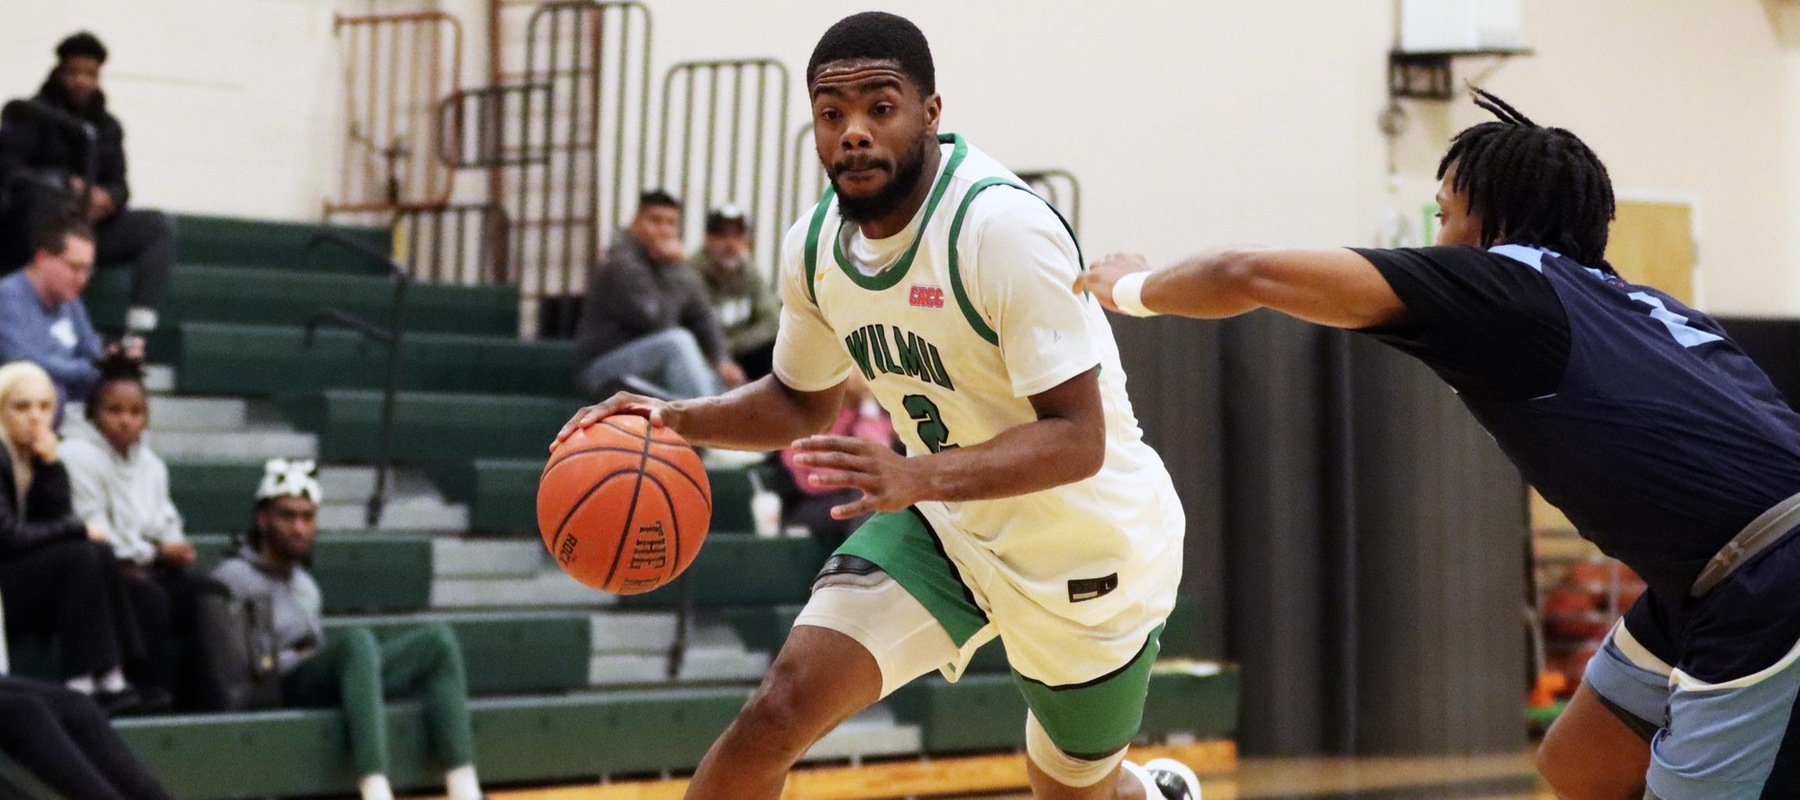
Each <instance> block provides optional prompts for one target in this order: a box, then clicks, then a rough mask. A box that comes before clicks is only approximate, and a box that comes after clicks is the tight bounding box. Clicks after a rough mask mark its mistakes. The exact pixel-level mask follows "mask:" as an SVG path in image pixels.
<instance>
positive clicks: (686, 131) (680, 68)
mask: <svg viewBox="0 0 1800 800" xmlns="http://www.w3.org/2000/svg"><path fill="white" fill-rule="evenodd" d="M787 118H788V73H787V67H786V66H784V65H783V64H782V63H781V62H779V61H776V60H774V59H769V58H745V59H729V60H716V61H685V62H681V63H678V64H675V65H674V66H672V67H670V68H669V71H668V72H667V73H666V74H665V75H664V76H663V87H662V117H661V119H662V123H661V125H660V129H659V135H658V148H657V165H656V181H655V183H656V185H657V186H660V187H661V188H663V189H667V190H669V191H671V192H674V193H675V194H676V196H678V197H680V198H681V199H682V201H683V203H684V204H685V205H686V208H687V214H686V219H687V227H688V231H689V233H690V234H691V235H690V236H689V237H687V238H688V241H694V240H696V239H698V238H699V236H698V231H699V229H700V227H701V222H702V220H703V219H704V218H705V216H706V212H707V211H709V210H711V209H714V208H717V207H719V206H721V205H725V204H730V205H735V206H737V207H739V208H741V209H743V210H744V211H745V212H746V213H747V214H748V215H749V219H750V225H751V241H752V243H753V247H754V250H753V260H754V261H755V263H759V264H771V263H773V262H774V260H775V250H776V249H777V248H778V247H779V245H780V238H781V232H782V231H783V230H785V229H786V225H787V222H786V220H784V219H783V218H782V216H783V215H782V213H781V212H782V203H781V176H782V175H783V173H784V172H785V171H786V169H787V149H786V148H785V147H783V144H784V142H783V141H782V139H783V134H784V131H785V130H786V128H787Z"/></svg>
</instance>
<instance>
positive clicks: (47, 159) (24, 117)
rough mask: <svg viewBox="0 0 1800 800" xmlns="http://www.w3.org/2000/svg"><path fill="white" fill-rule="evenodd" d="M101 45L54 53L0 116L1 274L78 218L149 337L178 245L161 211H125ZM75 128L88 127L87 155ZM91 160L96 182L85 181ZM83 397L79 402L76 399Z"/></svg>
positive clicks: (121, 139) (66, 44)
mask: <svg viewBox="0 0 1800 800" xmlns="http://www.w3.org/2000/svg"><path fill="white" fill-rule="evenodd" d="M105 63H106V46H105V45H103V44H101V43H100V40H99V39H97V38H95V37H94V35H93V34H91V33H87V32H85V31H84V32H82V33H77V34H75V35H73V36H70V37H69V38H67V39H64V40H63V41H62V43H61V44H58V45H57V46H56V68H55V69H53V70H52V71H51V72H50V77H49V78H47V79H45V81H44V86H43V88H42V89H39V90H38V94H37V97H36V98H33V99H32V100H15V101H13V102H11V103H8V104H7V105H6V107H5V109H4V110H0V204H4V205H5V206H6V207H7V210H6V213H5V215H4V216H3V217H0V258H4V264H5V268H7V269H11V268H12V266H14V265H16V264H20V263H23V262H24V260H25V259H27V258H30V252H29V251H28V250H27V249H26V247H27V246H28V243H27V241H26V237H27V236H29V233H30V231H31V230H32V229H34V228H35V227H36V226H37V225H38V224H40V223H41V221H42V220H43V219H45V218H47V217H53V216H57V215H59V214H61V213H64V212H65V211H66V210H67V209H68V208H70V207H71V206H72V207H75V208H78V209H81V210H82V211H83V212H85V214H86V215H87V217H88V219H90V220H92V222H93V224H94V227H95V229H96V230H97V231H98V233H99V239H98V245H99V253H98V257H99V264H100V266H101V267H113V266H129V268H130V269H131V301H130V305H129V307H128V308H127V309H126V312H125V327H126V331H127V333H129V334H132V335H134V336H139V337H141V336H142V335H143V334H146V333H148V332H150V331H151V330H153V329H155V328H156V315H157V309H158V308H160V307H161V306H162V298H163V292H164V290H165V289H166V287H167V286H168V282H169V270H170V268H171V267H172V266H173V265H174V263H175V237H174V234H173V232H172V231H171V230H170V228H169V223H168V221H167V220H166V219H165V218H164V217H163V215H162V213H161V212H157V211H149V210H144V209H136V208H127V207H126V204H127V203H128V202H129V201H130V199H131V190H130V187H129V186H128V185H127V184H126V182H125V131H124V128H122V127H121V126H120V125H119V120H118V119H117V118H115V117H114V116H113V115H112V114H110V113H108V112H107V110H106V94H105V93H104V92H101V91H100V67H101V65H103V64H105ZM80 125H86V126H89V127H91V128H92V130H93V133H94V140H93V146H92V147H93V150H94V152H92V153H90V152H89V150H90V146H89V144H88V138H87V136H86V135H84V134H83V133H82V131H81V129H80V127H78V126H80ZM90 156H91V157H92V159H93V162H92V163H93V167H94V174H93V176H92V179H91V181H90V179H89V178H88V177H87V170H88V166H89V160H88V159H89V158H90ZM77 396H80V395H77Z"/></svg>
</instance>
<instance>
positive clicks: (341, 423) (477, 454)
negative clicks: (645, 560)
mask: <svg viewBox="0 0 1800 800" xmlns="http://www.w3.org/2000/svg"><path fill="white" fill-rule="evenodd" d="M381 400H382V398H381V392H379V391H374V390H369V389H327V390H325V391H323V392H317V393H311V394H302V395H292V396H288V397H283V398H281V400H280V404H281V409H282V411H283V412H284V413H286V414H287V416H288V418H289V419H291V420H292V421H293V422H294V424H295V425H297V426H299V427H300V428H301V429H302V430H306V431H310V432H312V433H316V434H318V435H319V456H320V457H321V458H324V459H326V460H330V461H367V460H368V459H370V458H373V457H374V454H375V432H376V431H377V430H378V426H379V423H380V420H381ZM584 402H585V401H584V400H582V399H581V398H563V397H521V396H518V395H497V394H453V393H446V392H401V393H400V394H399V396H398V398H397V400H396V401H395V407H394V417H395V425H394V442H393V448H394V449H393V451H392V456H393V457H394V458H395V459H398V460H400V461H405V462H413V463H437V462H459V461H468V460H472V459H477V458H517V457H520V456H525V455H542V454H544V453H547V452H549V447H550V439H551V438H552V437H554V436H555V435H556V431H557V430H558V429H560V428H561V427H562V426H563V423H565V422H567V421H568V420H569V415H570V414H572V413H574V411H575V410H576V409H578V408H580V407H581V406H582V404H583V403H584Z"/></svg>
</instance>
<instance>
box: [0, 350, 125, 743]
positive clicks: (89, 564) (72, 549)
mask: <svg viewBox="0 0 1800 800" xmlns="http://www.w3.org/2000/svg"><path fill="white" fill-rule="evenodd" d="M55 411H56V393H55V390H54V389H52V388H51V386H50V376H49V375H47V374H45V372H44V370H43V368H42V367H39V366H38V365H36V364H32V363H30V362H26V361H18V362H14V363H11V364H7V365H6V366H4V367H0V428H4V429H5V430H4V436H0V439H4V440H5V447H0V597H4V602H5V603H6V626H7V631H6V633H7V636H9V637H11V638H12V641H11V642H10V643H9V644H14V645H16V644H17V643H18V641H19V640H20V637H22V636H26V635H30V636H35V637H37V638H40V639H42V638H49V639H51V640H53V641H54V642H55V643H56V645H57V646H58V647H59V648H60V651H61V653H60V655H61V662H62V663H61V674H62V676H63V678H64V679H65V680H66V682H67V683H68V686H69V688H71V689H74V690H76V691H78V692H81V693H82V694H96V693H98V694H99V698H98V699H99V700H100V702H101V705H102V706H105V707H107V708H108V710H114V711H116V710H121V709H123V708H125V707H128V706H131V705H135V704H136V702H137V698H136V693H135V692H133V691H131V688H130V687H129V686H128V685H127V684H126V682H125V673H124V671H123V670H122V669H120V664H121V662H122V659H121V658H120V654H119V639H118V636H117V628H116V626H115V621H114V617H113V612H114V605H113V603H114V600H115V592H116V588H117V587H116V586H115V581H114V579H115V572H114V571H113V566H112V550H111V548H109V547H108V546H107V545H106V544H105V534H104V533H103V532H102V531H100V530H98V529H96V528H91V527H89V526H88V525H86V524H85V523H83V522H82V521H81V520H80V519H79V518H77V517H76V516H75V511H74V507H73V506H72V505H71V504H70V500H69V473H68V470H67V469H66V468H65V467H64V466H63V463H62V461H61V460H60V459H59V457H58V456H59V454H58V452H57V451H58V446H57V441H56V434H55V433H54V432H53V431H52V430H51V427H50V419H51V418H52V417H53V416H54V415H55ZM11 649H12V650H13V651H14V652H15V653H16V652H17V651H18V648H17V647H16V646H15V647H12V648H11Z"/></svg>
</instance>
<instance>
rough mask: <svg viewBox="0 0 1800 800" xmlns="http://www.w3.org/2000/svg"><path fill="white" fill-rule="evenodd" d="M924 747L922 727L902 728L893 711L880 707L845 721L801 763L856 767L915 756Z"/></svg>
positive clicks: (807, 752)
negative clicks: (843, 763)
mask: <svg viewBox="0 0 1800 800" xmlns="http://www.w3.org/2000/svg"><path fill="white" fill-rule="evenodd" d="M924 746H925V740H924V734H923V733H922V732H921V731H920V730H919V726H917V725H906V724H902V723H901V722H900V721H899V719H898V718H896V717H895V715H894V711H893V709H891V708H888V707H887V706H885V705H882V704H879V703H878V704H876V705H873V706H870V707H869V708H866V709H864V710H863V711H862V713H859V714H857V715H856V716H854V717H851V718H849V719H847V720H844V723H843V724H842V725H839V726H837V728H836V729H834V730H832V732H830V733H828V734H825V738H823V739H820V740H819V741H818V742H817V743H815V744H813V746H812V749H811V750H808V751H806V755H805V756H802V757H801V758H800V760H801V761H802V762H819V761H849V762H852V763H855V762H858V761H861V760H862V759H865V758H881V757H884V756H902V755H911V754H913V753H917V752H919V751H920V750H923V749H924Z"/></svg>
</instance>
